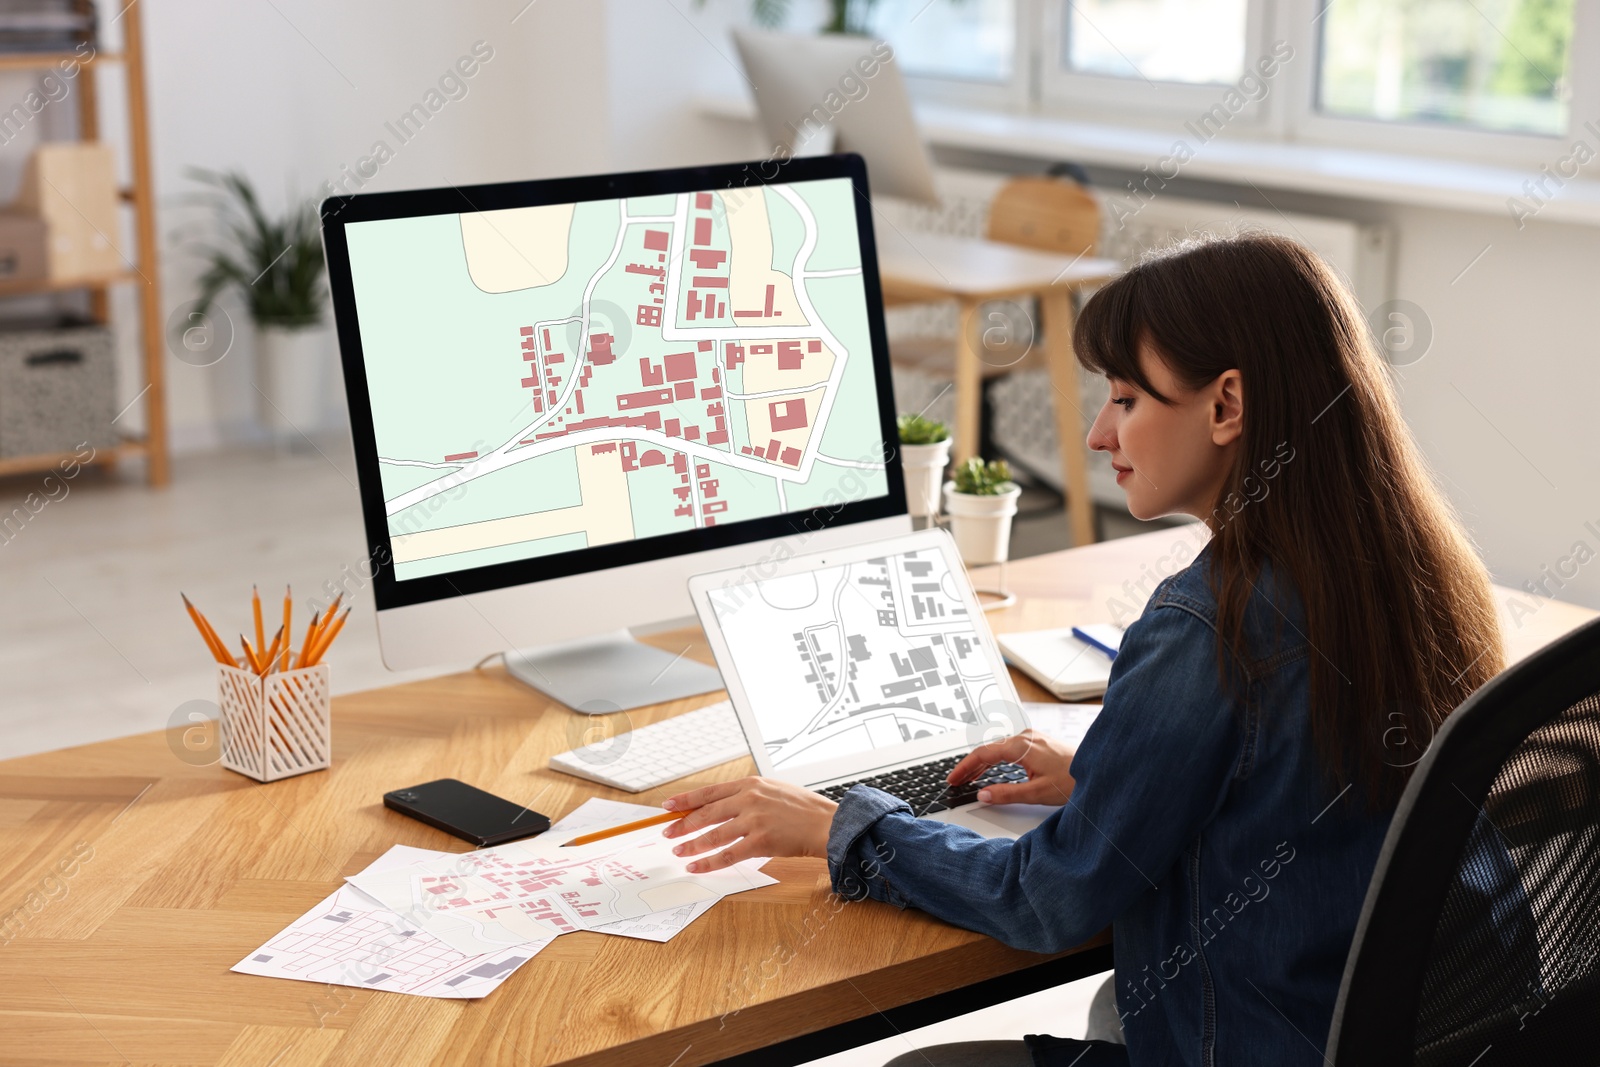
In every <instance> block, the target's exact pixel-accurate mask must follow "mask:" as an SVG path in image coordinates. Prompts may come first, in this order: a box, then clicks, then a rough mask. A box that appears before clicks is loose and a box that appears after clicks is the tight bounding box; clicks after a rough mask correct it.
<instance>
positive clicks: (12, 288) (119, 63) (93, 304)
mask: <svg viewBox="0 0 1600 1067" xmlns="http://www.w3.org/2000/svg"><path fill="white" fill-rule="evenodd" d="M140 15H141V12H140V10H139V3H138V0H130V2H129V4H128V6H127V7H126V8H124V9H122V14H121V15H120V17H119V18H118V19H117V21H118V22H119V23H121V25H122V38H123V40H122V51H120V52H102V51H96V53H95V55H94V56H92V57H91V58H89V59H88V60H84V59H82V58H80V57H79V56H78V55H77V54H76V53H73V52H26V53H0V71H26V70H45V69H55V68H57V67H58V64H60V63H62V62H77V63H79V64H81V65H82V67H83V68H84V69H83V70H82V71H81V72H80V73H79V75H78V77H77V79H76V81H75V82H74V84H73V92H74V94H75V95H76V96H77V100H78V137H79V139H80V140H84V141H97V140H99V139H100V100H99V89H98V85H97V84H96V82H95V70H96V68H98V67H102V66H114V67H120V69H121V70H122V72H123V76H124V77H125V78H126V79H127V96H128V142H129V143H128V154H129V163H130V165H131V177H132V179H133V183H132V185H130V186H129V187H128V188H125V189H121V190H119V195H120V196H121V198H122V200H123V201H124V202H125V203H127V204H128V205H129V206H130V207H131V208H132V210H133V214H134V255H133V260H132V262H131V263H130V264H129V267H128V269H127V270H124V271H117V272H116V273H114V274H108V275H104V276H102V277H97V278H81V279H75V280H73V281H70V282H53V281H39V282H6V283H0V297H9V296H27V295H30V294H34V293H51V292H64V291H68V290H74V289H86V290H88V291H89V293H90V299H89V313H90V316H91V317H92V318H93V319H94V320H95V321H96V322H101V323H104V322H107V321H109V320H110V317H111V300H110V290H111V287H112V286H115V285H133V286H137V287H138V289H139V348H140V354H141V359H140V364H141V366H142V367H143V370H144V381H143V382H142V383H140V389H139V392H138V395H137V396H136V398H135V399H134V401H133V402H134V403H142V404H143V405H144V425H145V432H144V436H143V437H141V438H125V439H124V440H122V441H121V442H119V443H118V444H117V445H115V446H114V447H112V448H107V449H100V450H99V451H98V452H97V453H96V455H95V458H94V463H96V464H101V465H108V466H109V465H113V464H115V463H117V462H118V461H120V460H123V459H128V458H133V457H139V456H142V457H143V458H144V460H145V474H146V479H147V480H148V481H149V483H150V484H151V485H166V484H167V482H168V480H169V479H170V477H171V469H170V466H169V463H168V454H167V394H166V385H165V382H164V380H163V360H164V359H165V352H164V348H165V346H164V343H163V336H162V335H163V332H164V327H163V323H162V317H161V276H160V264H159V262H158V259H157V246H156V216H155V190H154V188H153V186H152V178H151V166H150V119H149V110H148V109H149V105H148V101H147V100H146V97H145V77H144V74H145V65H144V64H145V55H144V31H143V27H142V26H141V24H140ZM130 406H131V405H130ZM70 458H72V457H71V454H70V453H69V454H67V455H62V454H57V453H50V454H46V455H39V456H18V457H10V458H0V477H5V476H10V475H15V474H28V473H31V472H35V471H46V470H51V469H53V468H55V467H56V466H57V464H59V463H61V462H62V461H63V460H66V459H70Z"/></svg>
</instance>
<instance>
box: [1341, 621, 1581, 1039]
mask: <svg viewBox="0 0 1600 1067" xmlns="http://www.w3.org/2000/svg"><path fill="white" fill-rule="evenodd" d="M1597 1032H1600V620H1595V621H1593V622H1590V623H1588V624H1586V625H1584V626H1583V627H1581V628H1579V629H1577V630H1575V631H1573V632H1572V633H1570V634H1568V635H1567V636H1566V637H1564V638H1562V639H1561V640H1559V641H1557V642H1555V643H1554V644H1552V645H1549V646H1548V647H1546V648H1545V649H1543V650H1542V651H1540V652H1538V653H1536V654H1535V655H1533V656H1531V657H1529V658H1528V659H1526V660H1524V661H1522V662H1521V663H1518V664H1516V665H1515V666H1513V667H1511V668H1509V669H1508V670H1506V671H1504V672H1503V673H1502V674H1500V675H1499V676H1498V677H1496V678H1495V679H1493V680H1492V681H1490V682H1489V683H1488V684H1487V685H1485V686H1484V687H1483V688H1482V689H1480V690H1479V691H1478V692H1476V693H1474V694H1473V695H1472V696H1471V697H1469V698H1468V699H1467V700H1466V702H1465V703H1463V704H1462V705H1461V707H1460V708H1458V709H1457V710H1456V712H1455V713H1454V714H1453V715H1451V716H1450V717H1449V718H1448V719H1447V720H1446V721H1445V724H1444V726H1443V727H1442V728H1441V729H1440V731H1439V733H1438V736H1437V737H1436V738H1435V739H1434V742H1433V744H1432V745H1431V746H1430V748H1429V749H1428V752H1427V753H1426V755H1424V757H1423V759H1422V761H1421V762H1420V763H1419V765H1418V766H1417V769H1416V772H1415V775H1414V776H1413V778H1412V780H1411V782H1410V784H1409V785H1408V786H1407V788H1406V791H1405V794H1404V796H1403V797H1402V798H1401V800H1400V804H1399V807H1398V809H1397V810H1396V812H1395V816H1394V821H1393V822H1392V823H1391V824H1390V826H1389V833H1388V836H1387V837H1386V838H1385V839H1384V843H1383V850H1382V852H1381V853H1380V854H1379V857H1378V865H1377V869H1376V871H1375V872H1374V874H1373V878H1372V883H1371V885H1370V886H1369V887H1368V890H1367V898H1366V902H1365V904H1364V905H1363V907H1362V910H1361V919H1360V922H1359V923H1358V924H1357V926H1356V933H1355V938H1354V941H1353V942H1352V945H1351V949H1350V955H1349V957H1348V959H1347V960H1346V962H1345V971H1344V980H1343V982H1342V983H1341V985H1340V989H1339V999H1338V1001H1337V1003H1336V1005H1335V1008H1334V1014H1333V1025H1332V1027H1331V1029H1330V1031H1329V1035H1328V1051H1327V1060H1328V1062H1329V1063H1330V1064H1332V1065H1334V1067H1355V1065H1360V1067H1384V1065H1389V1064H1408V1065H1410V1064H1416V1065H1418V1067H1435V1065H1445V1064H1449V1065H1460V1067H1468V1065H1470V1067H1498V1065H1503V1064H1519V1065H1521V1064H1532V1065H1535V1067H1543V1065H1549V1067H1554V1065H1556V1064H1569V1063H1570V1064H1580V1063H1581V1064H1594V1063H1597V1062H1600V1038H1597Z"/></svg>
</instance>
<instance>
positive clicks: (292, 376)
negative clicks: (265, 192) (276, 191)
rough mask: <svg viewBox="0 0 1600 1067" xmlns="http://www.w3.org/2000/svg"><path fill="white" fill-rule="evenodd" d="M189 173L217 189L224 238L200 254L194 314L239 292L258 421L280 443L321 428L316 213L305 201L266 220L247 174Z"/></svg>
mask: <svg viewBox="0 0 1600 1067" xmlns="http://www.w3.org/2000/svg"><path fill="white" fill-rule="evenodd" d="M191 174H192V176H193V177H194V178H195V179H196V180H198V181H201V182H204V183H205V184H207V185H209V186H211V187H212V188H213V189H215V190H216V195H215V196H214V197H213V198H212V203H213V206H214V208H215V210H216V212H217V216H218V222H219V223H220V225H221V228H222V235H223V242H222V244H221V245H212V246H206V247H204V248H203V249H202V253H203V254H204V255H205V257H206V260H207V263H206V269H205V271H204V273H202V274H201V275H200V296H199V310H200V311H201V312H202V313H203V312H205V311H206V310H207V309H209V308H210V306H211V304H212V302H213V301H215V300H216V298H217V297H218V296H219V295H221V294H222V292H223V291H224V290H226V289H230V288H237V289H238V290H239V292H240V294H241V295H242V296H243V297H244V299H245V303H246V304H247V305H248V307H249V309H250V319H251V321H252V322H253V323H254V324H255V327H256V379H257V388H258V389H259V391H260V407H261V417H262V421H263V422H264V423H265V424H266V425H267V426H268V427H269V428H270V429H271V430H272V431H273V434H274V436H275V437H278V438H279V439H284V438H288V437H291V436H292V435H295V434H297V433H305V432H308V431H311V430H316V429H320V428H321V426H322V421H323V418H322V416H323V405H324V402H325V400H326V397H327V395H328V368H329V366H330V365H331V364H332V362H333V355H334V353H333V346H332V343H331V341H332V338H331V333H330V331H329V330H328V329H327V328H326V327H325V325H324V314H323V308H324V299H325V298H324V291H323V272H324V270H325V269H326V264H325V262H324V260H323V258H322V238H321V234H320V232H319V229H318V220H317V212H316V207H315V206H314V205H313V204H311V203H309V202H307V203H302V204H298V205H296V206H294V207H292V208H290V209H289V211H288V212H287V213H286V214H285V215H284V216H283V217H282V218H279V219H274V218H270V217H268V215H267V213H266V212H265V211H264V210H262V207H261V201H260V199H259V198H258V197H257V196H256V192H255V189H254V187H253V186H252V185H251V184H250V179H248V178H246V177H245V176H244V175H242V174H239V173H236V172H231V173H227V174H219V173H217V172H215V171H208V170H199V169H196V170H194V171H192V172H191Z"/></svg>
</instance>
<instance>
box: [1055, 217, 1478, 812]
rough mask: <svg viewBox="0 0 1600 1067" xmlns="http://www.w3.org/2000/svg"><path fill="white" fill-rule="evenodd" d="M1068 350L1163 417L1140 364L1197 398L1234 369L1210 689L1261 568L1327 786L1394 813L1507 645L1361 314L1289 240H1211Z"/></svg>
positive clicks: (1130, 289) (1216, 541)
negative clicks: (1288, 606)
mask: <svg viewBox="0 0 1600 1067" xmlns="http://www.w3.org/2000/svg"><path fill="white" fill-rule="evenodd" d="M1073 340H1074V345H1075V347H1076V349H1077V353H1078V359H1079V360H1080V361H1081V362H1082V363H1083V365H1084V366H1086V367H1088V368H1089V369H1091V370H1094V371H1098V372H1102V373H1104V374H1106V375H1108V376H1110V377H1112V378H1117V379H1120V380H1122V381H1126V382H1131V383H1133V384H1135V385H1137V386H1138V387H1139V388H1140V389H1142V390H1143V391H1144V392H1146V393H1148V394H1150V395H1151V396H1153V397H1155V398H1156V399H1157V400H1158V401H1161V402H1164V403H1170V402H1171V400H1170V399H1169V398H1167V397H1163V396H1162V395H1161V394H1160V393H1159V392H1157V391H1156V389H1155V388H1154V387H1153V386H1152V385H1151V383H1150V381H1149V379H1148V378H1147V377H1146V375H1145V374H1144V372H1143V370H1142V369H1141V368H1140V365H1139V350H1140V346H1141V344H1147V345H1149V346H1150V347H1151V348H1153V349H1154V351H1155V352H1156V353H1157V354H1158V355H1159V356H1160V358H1161V359H1162V361H1163V362H1164V363H1165V364H1166V365H1167V366H1168V367H1169V368H1170V369H1171V370H1172V372H1173V373H1174V375H1175V376H1176V377H1177V378H1178V380H1179V381H1180V382H1182V383H1183V384H1184V386H1185V387H1186V388H1189V389H1195V388H1198V387H1200V386H1202V385H1205V384H1207V383H1209V382H1211V381H1213V380H1215V379H1216V377H1217V376H1218V375H1219V374H1221V373H1222V372H1224V371H1226V370H1230V369H1234V368H1237V369H1238V371H1239V374H1240V377H1241V379H1242V381H1243V388H1242V391H1243V395H1244V432H1243V436H1242V438H1241V440H1240V448H1239V450H1238V460H1237V462H1236V463H1235V465H1234V469H1233V471H1232V472H1231V473H1230V475H1229V477H1228V481H1227V483H1226V485H1225V487H1224V490H1223V495H1222V498H1221V499H1219V500H1218V501H1217V502H1216V510H1214V511H1213V512H1212V514H1211V515H1210V516H1209V521H1210V525H1211V527H1212V530H1213V536H1212V548H1211V551H1212V556H1213V559H1214V561H1215V567H1214V569H1213V572H1212V581H1213V585H1214V589H1215V592H1216V595H1217V603H1218V625H1217V635H1218V651H1217V654H1218V666H1219V669H1220V670H1222V671H1223V674H1224V678H1225V680H1226V677H1227V673H1228V672H1227V669H1226V668H1227V664H1228V661H1229V659H1230V658H1231V655H1230V652H1229V650H1230V649H1242V648H1243V647H1244V646H1243V643H1242V638H1243V627H1244V616H1245V610H1246V606H1247V604H1248V602H1249V599H1250V594H1251V591H1252V589H1253V587H1254V584H1255V580H1256V578H1257V576H1258V575H1259V573H1260V570H1261V567H1262V564H1263V563H1264V562H1265V561H1268V560H1270V561H1271V562H1272V565H1273V567H1274V570H1275V572H1276V573H1277V574H1278V575H1279V576H1280V577H1283V578H1287V579H1288V580H1289V581H1290V582H1292V583H1293V585H1294V587H1295V588H1296V589H1297V590H1298V592H1299V594H1300V598H1301V601H1302V603H1303V604H1304V607H1305V622H1306V627H1307V632H1306V633H1305V635H1304V636H1305V638H1306V641H1307V643H1308V644H1309V645H1310V646H1311V647H1310V649H1309V650H1308V655H1309V657H1310V685H1311V693H1310V697H1311V729H1312V735H1313V738H1314V740H1315V744H1316V746H1317V751H1318V753H1319V755H1320V758H1321V761H1322V764H1323V767H1324V769H1325V770H1326V772H1327V773H1328V776H1329V778H1330V780H1333V781H1338V782H1342V783H1348V782H1350V781H1351V776H1353V777H1354V781H1355V783H1356V786H1357V788H1356V789H1355V790H1353V791H1352V792H1353V793H1356V794H1359V795H1362V796H1364V797H1365V799H1366V800H1367V801H1368V803H1369V804H1370V805H1371V806H1374V807H1380V808H1381V807H1386V806H1391V805H1392V804H1393V803H1394V802H1395V801H1396V800H1397V799H1398V797H1399V795H1400V792H1401V791H1402V790H1403V789H1404V787H1405V783H1406V781H1407V779H1408V778H1409V777H1410V772H1411V767H1412V766H1413V765H1414V764H1415V763H1416V761H1417V759H1419V758H1420V757H1421V753H1422V751H1423V750H1424V749H1425V748H1426V746H1427V744H1428V743H1429V742H1430V741H1431V740H1432V738H1433V735H1434V732H1435V730H1436V729H1437V728H1438V726H1439V724H1440V723H1441V722H1443V721H1444V718H1445V716H1447V715H1449V714H1450V712H1451V711H1452V710H1453V709H1454V708H1455V707H1456V706H1457V705H1459V704H1460V703H1461V701H1462V700H1463V699H1465V698H1466V696H1467V695H1468V694H1469V693H1471V692H1472V691H1473V690H1475V689H1477V688H1478V687H1479V686H1480V685H1482V684H1483V683H1484V682H1486V681H1488V680H1489V679H1490V678H1491V677H1493V676H1494V675H1495V674H1496V673H1497V672H1498V671H1499V670H1500V669H1501V666H1502V663H1501V660H1502V656H1501V645H1500V628H1499V623H1498V621H1497V618H1496V615H1495V609H1494V602H1493V599H1492V595H1491V589H1490V582H1489V575H1488V572H1487V571H1486V570H1485V568H1484V565H1483V562H1482V560H1480V559H1479V558H1478V554H1477V552H1476V551H1475V550H1474V548H1473V546H1472V544H1471V542H1470V541H1469V540H1468V538H1467V536H1466V534H1465V532H1464V531H1463V530H1462V527H1461V524H1460V522H1459V521H1458V520H1457V518H1456V516H1455V513H1454V511H1453V510H1452V509H1451V507H1450V505H1449V504H1448V503H1447V502H1446V501H1445V499H1444V497H1443V496H1442V494H1440V492H1439V491H1438V489H1437V488H1436V487H1435V486H1434V484H1433V480H1432V478H1431V477H1430V476H1429V473H1428V470H1427V468H1426V466H1425V465H1424V462H1423V460H1422V457H1421V456H1420V455H1419V453H1418V451H1417V448H1416V445H1415V444H1414V443H1413V442H1412V440H1411V435H1410V433H1409V431H1408V430H1407V428H1406V425H1405V421H1404V420H1403V418H1402V417H1401V414H1400V406H1399V404H1398V402H1397V401H1396V399H1395V395H1394V391H1393V389H1392V388H1391V387H1390V382H1389V377H1388V372H1387V368H1386V366H1385V364H1384V363H1383V361H1382V359H1381V357H1380V356H1379V355H1378V352H1377V349H1376V346H1375V345H1374V343H1373V340H1372V337H1371V335H1370V333H1369V332H1368V330H1367V327H1366V323H1365V320H1364V317H1363V315H1362V313H1361V309H1360V307H1359V305H1358V304H1357V303H1356V301H1355V299H1354V297H1353V296H1352V295H1351V294H1350V292H1349V290H1348V289H1346V287H1345V286H1344V284H1343V283H1342V282H1341V281H1340V280H1339V278H1338V276H1337V275H1335V274H1334V272H1333V271H1332V269H1330V268H1329V267H1328V265H1327V264H1326V263H1324V262H1323V261H1322V260H1321V259H1320V258H1318V256H1317V255H1316V254H1315V253H1314V252H1312V251H1311V250H1310V249H1308V248H1306V247H1305V246H1303V245H1301V244H1298V243H1296V242H1294V241H1291V240H1288V239H1287V238H1283V237H1277V236H1271V235H1266V234H1245V235H1240V236H1233V237H1223V238H1204V239H1198V240H1193V241H1189V242H1185V243H1183V244H1181V245H1178V246H1176V247H1175V248H1173V249H1170V250H1168V251H1166V252H1164V253H1161V254H1158V255H1156V256H1154V257H1153V258H1150V259H1148V260H1146V261H1144V262H1142V263H1140V264H1139V265H1138V266H1136V267H1134V268H1133V269H1131V270H1129V271H1128V272H1127V273H1126V274H1124V275H1122V276H1121V277H1119V278H1117V279H1116V280H1115V281H1113V282H1111V283H1110V284H1109V285H1106V286H1105V287H1104V288H1102V289H1101V290H1100V291H1099V292H1098V293H1096V294H1095V296H1094V297H1093V299H1091V300H1090V301H1089V302H1088V305H1087V306H1086V307H1085V308H1084V310H1083V314H1082V315H1081V316H1080V318H1079V320H1078V324H1077V329H1076V331H1075V334H1074V339H1073ZM1285 450H1288V451H1287V452H1286V451H1285ZM1285 455H1288V456H1290V457H1291V459H1290V461H1289V462H1284V461H1283V460H1284V456H1285ZM1273 461H1276V466H1272V467H1268V466H1267V464H1268V463H1271V462H1273ZM1267 471H1271V472H1272V473H1273V474H1275V477H1271V478H1270V479H1269V478H1267V477H1266V476H1265V472H1267ZM1268 713H1269V714H1270V710H1269V712H1268Z"/></svg>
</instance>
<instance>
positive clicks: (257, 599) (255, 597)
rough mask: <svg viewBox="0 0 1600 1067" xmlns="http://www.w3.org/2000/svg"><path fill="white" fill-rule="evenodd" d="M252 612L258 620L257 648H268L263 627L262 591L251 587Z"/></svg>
mask: <svg viewBox="0 0 1600 1067" xmlns="http://www.w3.org/2000/svg"><path fill="white" fill-rule="evenodd" d="M250 611H251V613H252V614H253V615H255V618H256V647H257V648H262V649H264V648H266V647H267V634H266V631H265V630H263V629H262V626H261V590H259V589H257V588H256V587H255V586H253V585H252V586H251V587H250Z"/></svg>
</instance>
